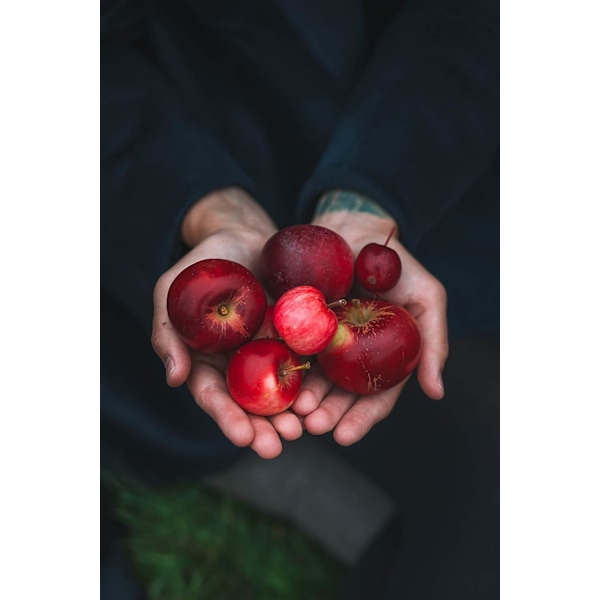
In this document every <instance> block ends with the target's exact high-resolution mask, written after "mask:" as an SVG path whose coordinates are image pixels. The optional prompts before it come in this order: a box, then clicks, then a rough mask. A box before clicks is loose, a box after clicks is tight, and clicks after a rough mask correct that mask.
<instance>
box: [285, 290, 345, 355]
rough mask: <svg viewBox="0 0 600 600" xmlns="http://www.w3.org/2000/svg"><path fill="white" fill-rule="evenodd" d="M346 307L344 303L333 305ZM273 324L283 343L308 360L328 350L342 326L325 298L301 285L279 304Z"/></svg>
mask: <svg viewBox="0 0 600 600" xmlns="http://www.w3.org/2000/svg"><path fill="white" fill-rule="evenodd" d="M345 303H346V300H343V299H342V300H339V301H337V302H334V303H332V304H335V305H336V306H340V305H343V304H345ZM273 322H274V324H275V328H276V329H277V331H278V332H279V335H280V336H281V338H282V339H283V341H284V342H285V343H286V344H287V345H288V346H289V347H290V348H291V349H292V350H293V351H294V352H296V353H298V354H301V355H304V356H310V355H312V354H317V352H321V350H324V349H325V347H326V346H327V344H329V342H330V341H331V339H332V338H333V336H334V334H335V332H336V330H337V326H338V321H337V316H336V314H335V313H334V312H333V310H331V308H330V307H329V305H328V304H327V302H326V301H325V296H324V295H323V293H322V292H321V291H320V290H318V289H317V288H315V287H313V286H311V285H299V286H296V287H293V288H291V289H289V290H288V291H287V292H285V293H284V294H283V295H282V296H281V297H280V298H279V300H277V302H276V303H275V308H274V310H273Z"/></svg>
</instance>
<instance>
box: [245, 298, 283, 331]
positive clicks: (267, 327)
mask: <svg viewBox="0 0 600 600" xmlns="http://www.w3.org/2000/svg"><path fill="white" fill-rule="evenodd" d="M274 308H275V307H274V306H273V305H272V304H267V310H266V312H265V318H264V319H263V322H262V325H261V326H260V327H259V329H258V331H257V332H256V334H255V336H254V337H253V338H252V339H253V340H260V339H263V338H270V339H272V340H278V339H279V337H280V336H279V333H277V329H275V324H274V323H273V309H274Z"/></svg>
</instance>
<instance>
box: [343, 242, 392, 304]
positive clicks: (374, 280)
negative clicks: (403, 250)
mask: <svg viewBox="0 0 600 600" xmlns="http://www.w3.org/2000/svg"><path fill="white" fill-rule="evenodd" d="M354 274H355V276H356V280H357V281H358V282H359V283H360V284H361V285H362V286H363V287H364V288H365V290H367V291H368V292H372V293H374V294H382V293H383V292H387V291H388V290H391V289H392V288H393V287H394V286H395V285H396V284H397V283H398V281H399V280H400V275H401V274H402V262H401V261H400V257H399V256H398V253H397V252H396V251H395V250H394V249H393V248H390V247H389V246H384V245H382V244H376V243H371V244H367V245H366V246H365V247H364V248H362V250H361V251H360V252H359V253H358V256H357V257H356V262H355V263H354Z"/></svg>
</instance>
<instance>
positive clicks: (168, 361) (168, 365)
mask: <svg viewBox="0 0 600 600" xmlns="http://www.w3.org/2000/svg"><path fill="white" fill-rule="evenodd" d="M165 369H166V371H167V377H170V376H171V374H172V373H173V371H174V370H175V362H174V361H173V359H172V358H171V357H170V356H167V357H166V358H165Z"/></svg>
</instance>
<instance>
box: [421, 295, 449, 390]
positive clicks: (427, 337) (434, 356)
mask: <svg viewBox="0 0 600 600" xmlns="http://www.w3.org/2000/svg"><path fill="white" fill-rule="evenodd" d="M440 287H441V286H440ZM435 294H436V297H435V298H434V300H433V301H431V302H430V303H429V304H428V307H427V308H426V309H425V310H423V311H422V312H421V313H420V314H418V315H417V316H416V319H417V322H418V323H419V329H420V330H421V339H422V344H423V347H422V351H421V360H420V361H419V366H418V368H417V379H418V381H419V385H420V386H421V388H422V390H423V391H424V392H425V393H426V394H427V395H428V396H429V397H430V398H432V399H433V400H440V399H441V398H443V397H444V383H443V380H442V371H443V370H444V365H445V364H446V359H447V358H448V324H447V320H446V293H445V291H444V289H443V288H441V290H438V291H436V292H435Z"/></svg>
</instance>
